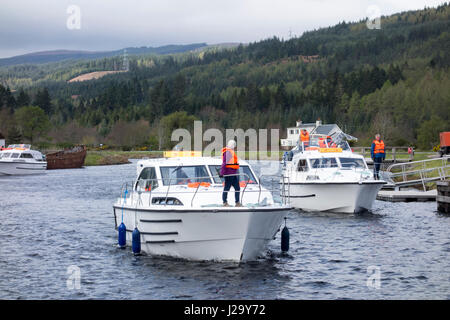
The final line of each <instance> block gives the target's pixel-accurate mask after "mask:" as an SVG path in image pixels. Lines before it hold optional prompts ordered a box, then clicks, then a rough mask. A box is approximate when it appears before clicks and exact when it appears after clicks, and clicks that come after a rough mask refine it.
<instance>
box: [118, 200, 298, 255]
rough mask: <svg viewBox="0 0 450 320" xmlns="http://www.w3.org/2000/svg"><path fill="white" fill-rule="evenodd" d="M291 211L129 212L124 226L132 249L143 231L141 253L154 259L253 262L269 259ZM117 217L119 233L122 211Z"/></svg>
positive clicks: (143, 210)
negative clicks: (135, 237) (266, 252)
mask: <svg viewBox="0 0 450 320" xmlns="http://www.w3.org/2000/svg"><path fill="white" fill-rule="evenodd" d="M221 209H222V208H221ZM239 209H241V208H239ZM289 209H290V208H287V207H283V208H280V209H269V210H258V209H248V208H245V209H244V208H242V209H241V210H238V208H231V209H230V210H192V211H189V210H187V211H186V210H183V211H178V212H177V210H145V209H139V210H137V211H136V210H135V209H133V208H124V209H123V222H124V224H125V226H126V228H127V245H131V239H132V237H131V236H132V231H133V229H134V228H135V226H137V227H138V229H139V231H140V233H141V250H142V251H143V252H145V253H147V254H150V255H162V256H171V257H175V258H182V259H187V260H215V261H248V260H255V259H257V258H258V257H259V256H261V255H262V254H263V252H264V249H265V247H266V245H267V243H268V242H269V241H270V240H272V239H273V238H274V237H275V235H276V233H277V232H278V231H279V229H280V226H281V224H282V222H283V218H284V217H285V216H286V215H287V213H288V211H289ZM114 215H115V222H116V228H117V226H118V225H120V223H121V222H122V208H121V207H118V206H115V207H114ZM200 226H201V227H200Z"/></svg>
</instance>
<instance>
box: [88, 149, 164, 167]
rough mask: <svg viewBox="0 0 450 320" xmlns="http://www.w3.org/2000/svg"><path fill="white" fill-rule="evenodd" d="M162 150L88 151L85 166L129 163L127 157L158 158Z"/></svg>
mask: <svg viewBox="0 0 450 320" xmlns="http://www.w3.org/2000/svg"><path fill="white" fill-rule="evenodd" d="M162 155H163V153H162V151H114V150H104V151H88V152H87V155H86V160H85V161H84V165H85V166H102V165H113V164H125V163H129V162H130V161H129V159H142V158H158V157H162Z"/></svg>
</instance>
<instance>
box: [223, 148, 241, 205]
mask: <svg viewBox="0 0 450 320" xmlns="http://www.w3.org/2000/svg"><path fill="white" fill-rule="evenodd" d="M234 148H236V141H234V140H230V141H228V144H227V146H226V147H225V148H223V149H222V167H221V168H220V177H223V176H224V178H225V187H224V188H223V193H222V200H223V206H224V207H228V206H229V205H228V200H227V199H228V192H229V191H230V188H231V187H233V188H234V199H235V206H236V207H242V204H241V203H240V201H239V198H240V190H241V188H240V186H239V176H238V175H236V174H237V173H238V170H239V161H238V158H237V155H236V153H235V152H234Z"/></svg>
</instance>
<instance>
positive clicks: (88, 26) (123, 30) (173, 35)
mask: <svg viewBox="0 0 450 320" xmlns="http://www.w3.org/2000/svg"><path fill="white" fill-rule="evenodd" d="M443 2H444V1H443V0H440V1H434V0H428V1H424V0H389V1H388V0H371V1H367V0H360V1H356V0H355V1H350V0H220V1H219V0H28V1H26V0H1V2H0V57H8V56H13V55H17V54H24V53H29V52H34V51H42V50H55V49H71V50H91V51H101V50H113V49H121V48H123V47H129V46H138V47H140V46H161V45H166V44H188V43H195V42H207V43H209V44H214V43H222V42H244V43H246V42H253V41H258V40H261V39H265V38H268V37H272V36H274V35H276V36H279V37H281V38H285V39H286V38H288V37H289V30H291V34H292V35H301V34H302V33H303V32H304V31H308V30H312V29H315V28H319V27H326V26H331V25H334V24H336V23H338V22H341V21H343V20H345V21H358V20H360V19H365V18H366V17H368V16H369V14H370V12H368V8H369V7H370V6H376V7H377V8H379V11H380V12H381V14H382V15H389V14H392V13H396V12H400V11H405V10H414V9H423V8H424V7H425V6H427V7H431V6H437V5H439V4H441V3H443ZM71 5H75V6H77V7H78V8H79V9H80V19H79V21H80V25H79V26H80V28H79V29H77V28H76V27H77V21H78V19H77V18H76V17H77V16H76V14H74V12H73V11H70V13H68V8H69V7H70V6H71ZM68 20H69V26H70V28H68V26H67V25H68V23H67V22H68Z"/></svg>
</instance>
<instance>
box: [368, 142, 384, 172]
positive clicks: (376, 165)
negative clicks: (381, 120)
mask: <svg viewBox="0 0 450 320" xmlns="http://www.w3.org/2000/svg"><path fill="white" fill-rule="evenodd" d="M370 154H371V156H372V160H373V177H374V178H375V179H376V180H379V179H380V175H379V172H380V167H381V163H382V162H383V160H384V159H385V158H386V150H385V146H384V141H383V140H381V136H380V134H379V133H377V134H376V135H375V140H373V143H372V148H371V149H370Z"/></svg>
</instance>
